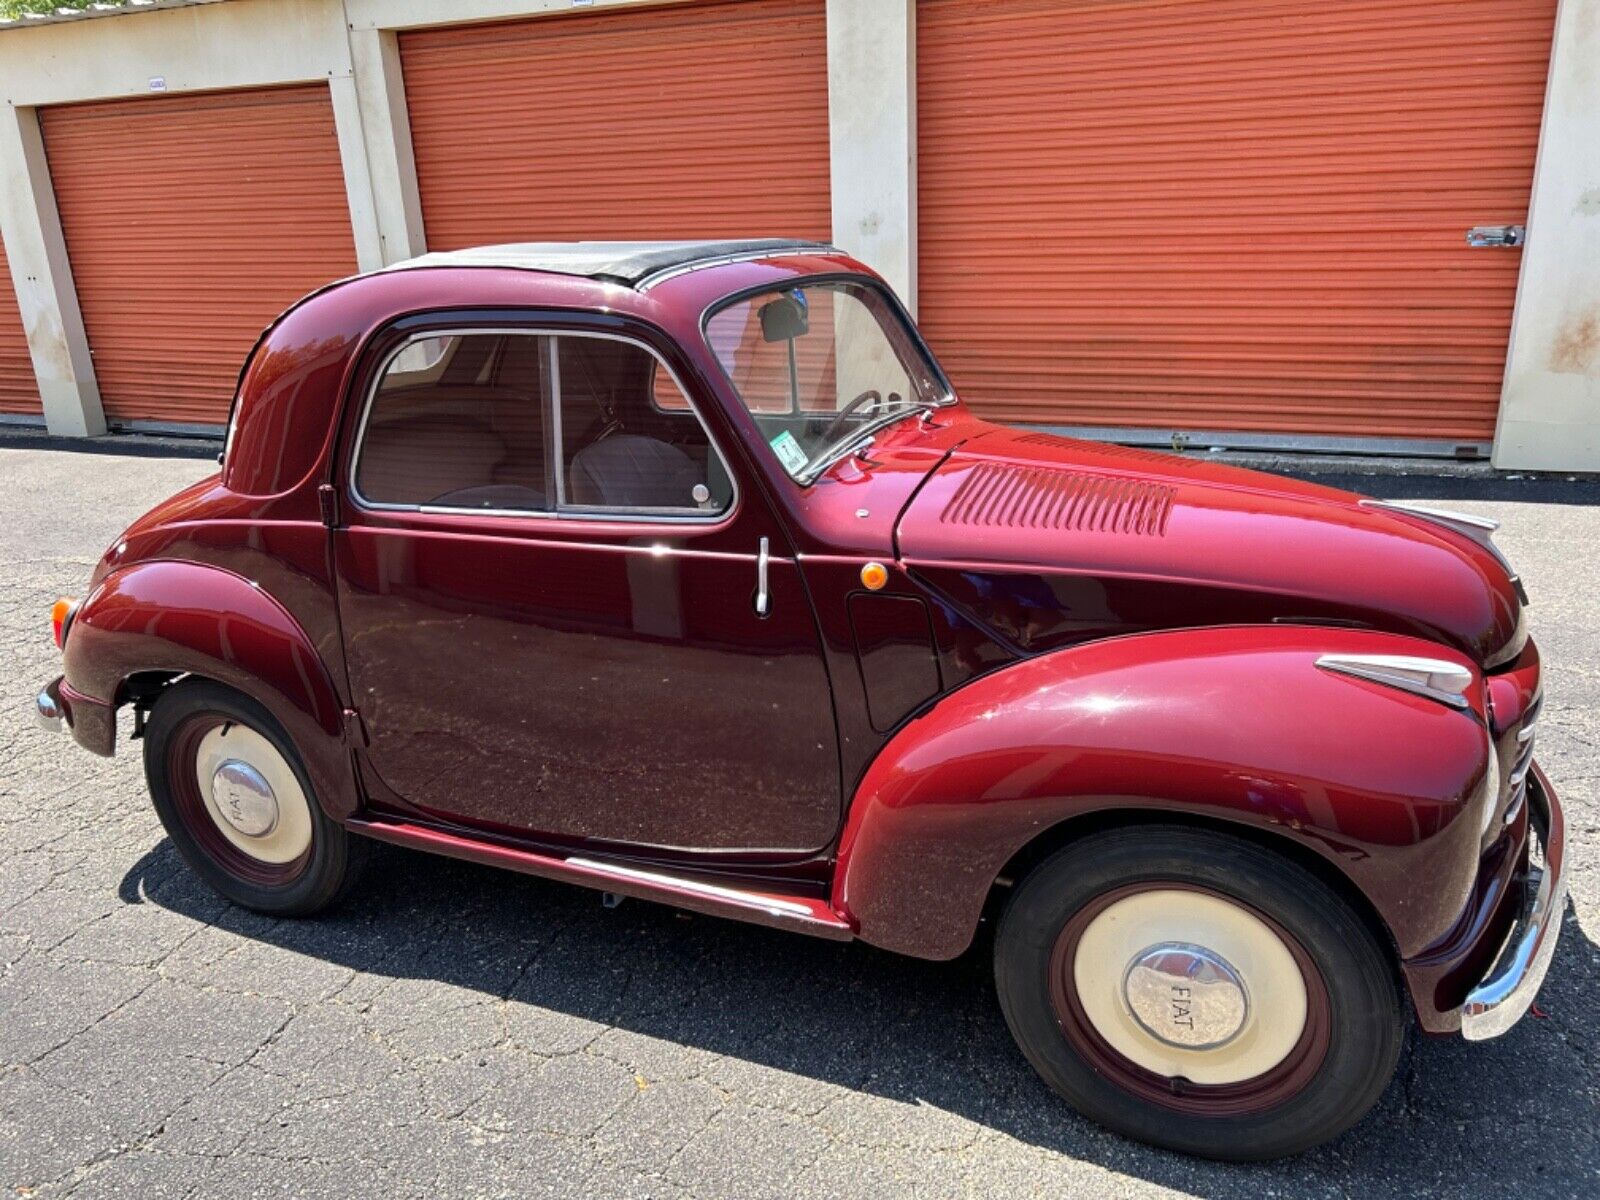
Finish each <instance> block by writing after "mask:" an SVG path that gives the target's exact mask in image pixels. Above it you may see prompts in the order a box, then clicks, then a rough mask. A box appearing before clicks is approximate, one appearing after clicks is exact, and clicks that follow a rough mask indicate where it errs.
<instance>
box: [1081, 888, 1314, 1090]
mask: <svg viewBox="0 0 1600 1200" xmlns="http://www.w3.org/2000/svg"><path fill="white" fill-rule="evenodd" d="M1071 970H1072V977H1073V984H1074V986H1075V988H1076V990H1077V994H1078V998H1079V1002H1080V1003H1081V1004H1082V1006H1083V1012H1084V1015H1085V1016H1086V1017H1087V1018H1088V1021H1089V1023H1090V1025H1092V1026H1093V1028H1094V1030H1095V1032H1096V1033H1098V1034H1099V1035H1100V1037H1101V1038H1103V1039H1104V1040H1105V1042H1106V1044H1107V1045H1109V1046H1110V1047H1111V1048H1112V1049H1113V1050H1115V1051H1117V1052H1118V1053H1119V1054H1121V1055H1122V1056H1123V1057H1125V1058H1127V1059H1128V1060H1129V1061H1130V1062H1132V1063H1134V1064H1135V1065H1137V1066H1139V1067H1142V1068H1144V1069H1145V1070H1147V1071H1150V1072H1152V1073H1154V1074H1156V1075H1159V1076H1162V1077H1164V1078H1168V1079H1178V1078H1182V1079H1187V1080H1189V1081H1190V1082H1191V1083H1196V1084H1202V1085H1213V1086H1214V1085H1223V1084H1233V1083H1243V1082H1244V1081H1246V1080H1249V1079H1254V1078H1256V1077H1258V1076H1260V1075H1264V1074H1266V1073H1267V1072H1268V1071H1270V1070H1272V1069H1273V1068H1274V1067H1276V1066H1277V1065H1278V1064H1280V1063H1281V1062H1283V1061H1284V1059H1286V1058H1287V1057H1288V1056H1289V1054H1290V1052H1291V1051H1293V1050H1294V1048H1295V1046H1296V1045H1297V1044H1298V1043H1299V1041H1300V1037H1301V1034H1302V1033H1304V1031H1305V1027H1306V1013H1307V1001H1306V985H1305V980H1304V978H1303V977H1302V975H1301V973H1300V967H1299V964H1298V963H1297V962H1296V961H1295V958H1294V955H1293V954H1292V953H1291V952H1290V950H1289V948H1288V947H1287V946H1286V945H1285V944H1284V942H1283V939H1282V938H1280V937H1279V936H1278V935H1277V934H1276V933H1275V932H1274V931H1273V930H1272V929H1271V927H1269V926H1268V925H1267V923H1266V922H1265V921H1263V920H1261V918H1260V917H1257V916H1256V915H1255V914H1254V913H1252V912H1250V911H1249V910H1248V909H1246V908H1244V907H1243V906H1241V905H1238V904H1235V903H1232V902H1230V901H1228V900H1225V899H1223V898H1222V897H1220V896H1214V895H1210V894H1207V893H1202V892H1195V891H1189V890H1185V889H1177V888H1162V889H1155V890H1151V891H1147V892H1137V893H1134V894H1133V895H1130V896H1124V897H1123V898H1122V899H1120V900H1117V901H1115V902H1113V903H1112V904H1110V905H1108V906H1107V907H1106V908H1105V909H1104V910H1102V911H1101V912H1099V913H1097V914H1096V915H1095V916H1094V918H1093V919H1092V920H1090V922H1089V924H1088V925H1087V926H1086V927H1085V928H1084V930H1083V933H1082V935H1081V936H1080V937H1079V939H1078V944H1077V948H1076V952H1075V953H1074V955H1073V961H1072V963H1071Z"/></svg>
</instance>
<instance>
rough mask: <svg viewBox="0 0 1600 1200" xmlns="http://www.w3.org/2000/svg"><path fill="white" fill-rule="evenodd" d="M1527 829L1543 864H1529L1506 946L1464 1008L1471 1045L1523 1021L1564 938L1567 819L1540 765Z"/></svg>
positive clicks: (1533, 775) (1532, 776)
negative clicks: (1562, 922)
mask: <svg viewBox="0 0 1600 1200" xmlns="http://www.w3.org/2000/svg"><path fill="white" fill-rule="evenodd" d="M1528 828H1529V837H1530V839H1531V838H1538V840H1539V845H1540V848H1541V849H1542V851H1543V858H1544V865H1543V866H1536V865H1532V863H1531V862H1530V866H1529V868H1528V872H1527V874H1526V876H1525V877H1524V881H1523V887H1524V898H1523V902H1522V910H1521V912H1519V913H1518V914H1517V919H1516V922H1515V923H1514V924H1513V925H1512V927H1511V932H1510V934H1509V935H1508V936H1507V938H1506V943H1505V946H1504V947H1503V948H1502V949H1501V951H1500V954H1499V957H1498V958H1496V959H1495V962H1494V965H1493V966H1492V967H1490V968H1489V973H1488V974H1487V975H1485V976H1484V977H1483V980H1482V981H1481V982H1480V983H1479V984H1478V986H1477V987H1475V988H1473V989H1472V990H1471V991H1470V992H1468V993H1467V999H1466V1003H1465V1004H1463V1005H1462V1007H1461V1036H1462V1037H1464V1038H1466V1039H1467V1040H1468V1041H1470V1042H1481V1041H1484V1040H1486V1039H1488V1038H1492V1037H1499V1036H1500V1035H1501V1034H1502V1033H1504V1032H1505V1031H1506V1030H1508V1029H1510V1028H1511V1027H1512V1026H1513V1025H1515V1024H1516V1023H1517V1022H1518V1021H1519V1020H1521V1019H1522V1016H1523V1014H1524V1013H1526V1012H1527V1011H1528V1009H1529V1008H1530V1007H1531V1006H1532V1004H1533V998H1534V996H1535V995H1537V994H1538V991H1539V985H1540V984H1542V983H1543V982H1544V977H1545V972H1547V971H1548V970H1549V969H1550V960H1551V959H1552V958H1553V957H1554V956H1555V952H1556V941H1557V938H1558V937H1559V935H1560V933H1561V920H1562V916H1563V914H1564V913H1565V912H1566V906H1567V863H1566V855H1565V849H1566V846H1565V843H1566V820H1565V818H1564V817H1563V816H1562V813H1561V802H1560V801H1559V800H1558V799H1557V798H1556V794H1555V791H1554V789H1552V788H1551V786H1550V781H1549V780H1548V779H1546V778H1545V776H1544V772H1542V771H1541V770H1539V768H1538V766H1534V768H1533V769H1532V771H1531V772H1530V773H1529V776H1528ZM1530 851H1531V847H1530ZM1531 857H1532V856H1531V853H1530V859H1531Z"/></svg>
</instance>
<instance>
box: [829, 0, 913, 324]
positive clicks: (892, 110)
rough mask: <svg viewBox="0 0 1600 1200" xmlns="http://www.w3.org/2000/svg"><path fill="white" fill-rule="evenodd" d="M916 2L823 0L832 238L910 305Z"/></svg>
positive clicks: (911, 297)
mask: <svg viewBox="0 0 1600 1200" xmlns="http://www.w3.org/2000/svg"><path fill="white" fill-rule="evenodd" d="M916 19H917V5H916V0H872V2H871V3H863V2H862V0H828V128H829V142H830V159H829V161H830V170H831V173H832V177H833V240H834V242H835V243H836V244H837V245H838V246H839V248H840V249H841V250H844V251H846V252H848V253H850V254H853V255H855V256H856V257H857V258H859V259H860V260H861V261H862V262H864V263H866V264H867V265H868V266H870V267H872V268H873V269H874V270H876V271H877V272H878V273H879V274H881V275H882V276H883V277H884V278H885V279H887V280H888V281H889V283H890V285H891V286H892V287H893V288H894V290H895V291H896V292H898V293H899V294H900V298H901V299H902V300H904V301H905V303H906V306H907V307H908V308H910V309H911V311H912V312H913V313H915V312H916V309H917V61H916V60H917V28H916Z"/></svg>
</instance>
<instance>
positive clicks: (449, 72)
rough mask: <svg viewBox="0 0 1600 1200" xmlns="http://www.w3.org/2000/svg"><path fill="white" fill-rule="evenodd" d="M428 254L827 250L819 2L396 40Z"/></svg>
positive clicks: (675, 9)
mask: <svg viewBox="0 0 1600 1200" xmlns="http://www.w3.org/2000/svg"><path fill="white" fill-rule="evenodd" d="M400 55H401V63H402V70H403V72H404V76H405V88H406V103H407V106H408V108H409V110H410V117H411V138H412V143H413V145H414V147H415V150H416V162H417V183H418V187H419V189H420V191H421V196H422V212H423V221H424V224H425V227H426V232H427V239H428V247H429V249H431V250H450V249H457V248H459V247H462V246H470V245H482V244H485V243H494V242H519V241H559V240H565V239H583V238H596V239H605V238H616V239H635V238H640V239H645V238H692V237H765V236H795V237H814V238H823V239H827V238H829V237H831V233H830V227H831V218H830V215H829V214H830V200H829V194H828V63H827V30H826V26H825V24H824V11H823V0H745V2H738V3H718V4H694V5H678V4H674V5H669V6H666V7H663V8H653V9H642V10H637V11H611V12H606V11H601V12H593V13H576V14H568V15H562V16H558V17H546V18H542V19H536V20H530V21H519V22H516V23H513V24H498V25H472V26H464V27H457V28H450V29H438V30H420V31H416V32H411V33H402V34H401V35H400Z"/></svg>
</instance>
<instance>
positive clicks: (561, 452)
mask: <svg viewBox="0 0 1600 1200" xmlns="http://www.w3.org/2000/svg"><path fill="white" fill-rule="evenodd" d="M417 315H420V316H426V315H427V314H417ZM474 335H483V336H487V337H508V336H515V337H537V338H544V339H546V342H545V345H546V347H548V348H549V355H550V357H549V362H548V363H547V369H548V370H549V371H550V374H549V376H548V381H549V391H550V404H551V410H552V415H551V419H550V421H549V422H548V423H547V427H546V429H545V441H546V448H547V450H553V451H554V455H555V478H556V505H555V507H546V508H466V507H462V506H458V505H453V504H391V503H388V502H386V501H381V500H372V499H369V498H368V497H367V496H366V495H364V494H363V493H362V491H361V487H360V482H359V481H360V478H361V453H362V451H363V450H364V449H365V448H366V444H367V423H368V421H369V419H370V418H371V416H372V406H373V404H374V402H375V401H376V400H377V397H378V391H379V389H380V388H381V387H382V384H383V380H384V377H385V376H386V375H388V373H389V366H390V364H391V363H392V362H393V361H394V360H395V358H396V357H398V356H399V354H400V353H401V352H402V351H403V350H405V348H406V347H407V346H409V345H411V344H412V343H413V342H418V341H423V340H426V339H428V338H436V337H471V336H474ZM562 337H585V338H593V339H596V340H599V341H612V342H622V343H623V344H624V345H628V346H635V347H637V348H639V349H640V350H643V351H644V352H645V353H646V354H648V355H650V357H651V358H653V359H654V360H655V362H656V365H657V366H658V367H661V368H663V369H665V370H666V372H667V374H668V375H669V376H671V377H672V381H673V383H675V384H676V385H677V387H678V390H679V391H680V392H682V393H683V398H684V399H685V400H686V401H688V403H689V411H690V412H691V413H693V414H694V418H695V420H696V421H697V422H698V423H699V425H700V431H701V432H702V433H704V434H705V435H706V444H707V445H708V446H709V447H710V448H711V450H712V452H714V453H715V454H716V455H717V457H718V458H719V459H720V460H721V462H722V469H723V473H724V474H725V475H726V476H727V477H728V485H729V487H730V488H731V489H732V492H731V494H730V495H729V497H728V503H727V505H726V506H724V507H723V508H721V509H719V510H718V511H716V512H713V513H707V512H702V511H701V510H699V509H695V508H687V507H685V508H594V507H589V506H584V507H569V506H567V505H566V503H565V493H566V482H565V472H564V471H563V470H562V465H563V459H564V456H565V449H564V447H563V446H562V444H561V440H560V439H561V390H560V383H561V367H560V364H559V361H558V360H559V358H560V355H559V353H557V352H556V349H555V339H557V338H562ZM541 353H544V349H543V348H541ZM552 437H553V438H554V441H553V442H552V441H551V439H552ZM729 461H730V460H729V458H728V456H727V454H725V453H724V452H723V449H722V446H721V445H720V444H719V443H718V442H717V438H716V435H715V434H714V433H712V432H711V428H710V426H708V425H707V424H706V421H705V417H704V416H702V415H701V413H700V409H699V407H698V406H697V405H696V404H695V401H694V397H693V396H692V395H690V393H689V390H688V389H687V388H685V387H684V386H683V380H682V379H680V378H679V377H678V373H677V372H676V371H674V370H673V369H672V364H670V363H669V362H667V360H666V359H664V358H662V357H661V355H660V354H658V353H656V350H655V348H654V347H653V346H650V345H648V344H647V343H645V342H642V341H640V340H639V339H638V338H635V337H629V336H627V335H625V334H620V333H609V332H602V331H600V330H593V329H559V328H551V327H547V326H531V325H530V326H508V325H454V326H441V327H439V328H434V329H425V330H418V331H416V332H415V333H412V334H408V335H407V336H406V337H405V338H404V339H403V340H402V341H401V342H399V343H398V344H397V345H395V346H393V347H391V348H390V349H389V351H388V352H387V353H386V354H385V355H384V356H383V361H382V362H381V363H380V364H379V366H378V369H377V370H376V371H375V372H374V373H373V376H372V378H371V380H370V381H369V382H368V384H367V389H366V397H365V399H364V400H363V402H362V408H361V420H360V421H359V422H357V424H356V436H355V445H354V447H353V448H352V450H351V452H350V472H349V486H350V495H351V497H352V498H353V499H354V500H355V502H356V504H357V505H358V506H359V507H360V508H362V509H363V510H365V511H369V512H387V513H422V514H424V515H428V516H477V517H495V518H507V517H509V518H522V519H527V518H529V517H535V518H541V519H545V520H557V521H589V522H613V523H625V524H640V523H647V524H653V525H696V526H710V525H717V524H721V523H722V522H724V521H726V520H728V519H730V518H731V517H732V516H733V515H734V513H736V512H737V511H738V508H739V501H740V499H741V494H740V491H739V480H738V477H737V476H736V475H735V474H734V472H733V470H732V469H731V468H730V467H729V465H728V464H729ZM708 465H709V464H708Z"/></svg>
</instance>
